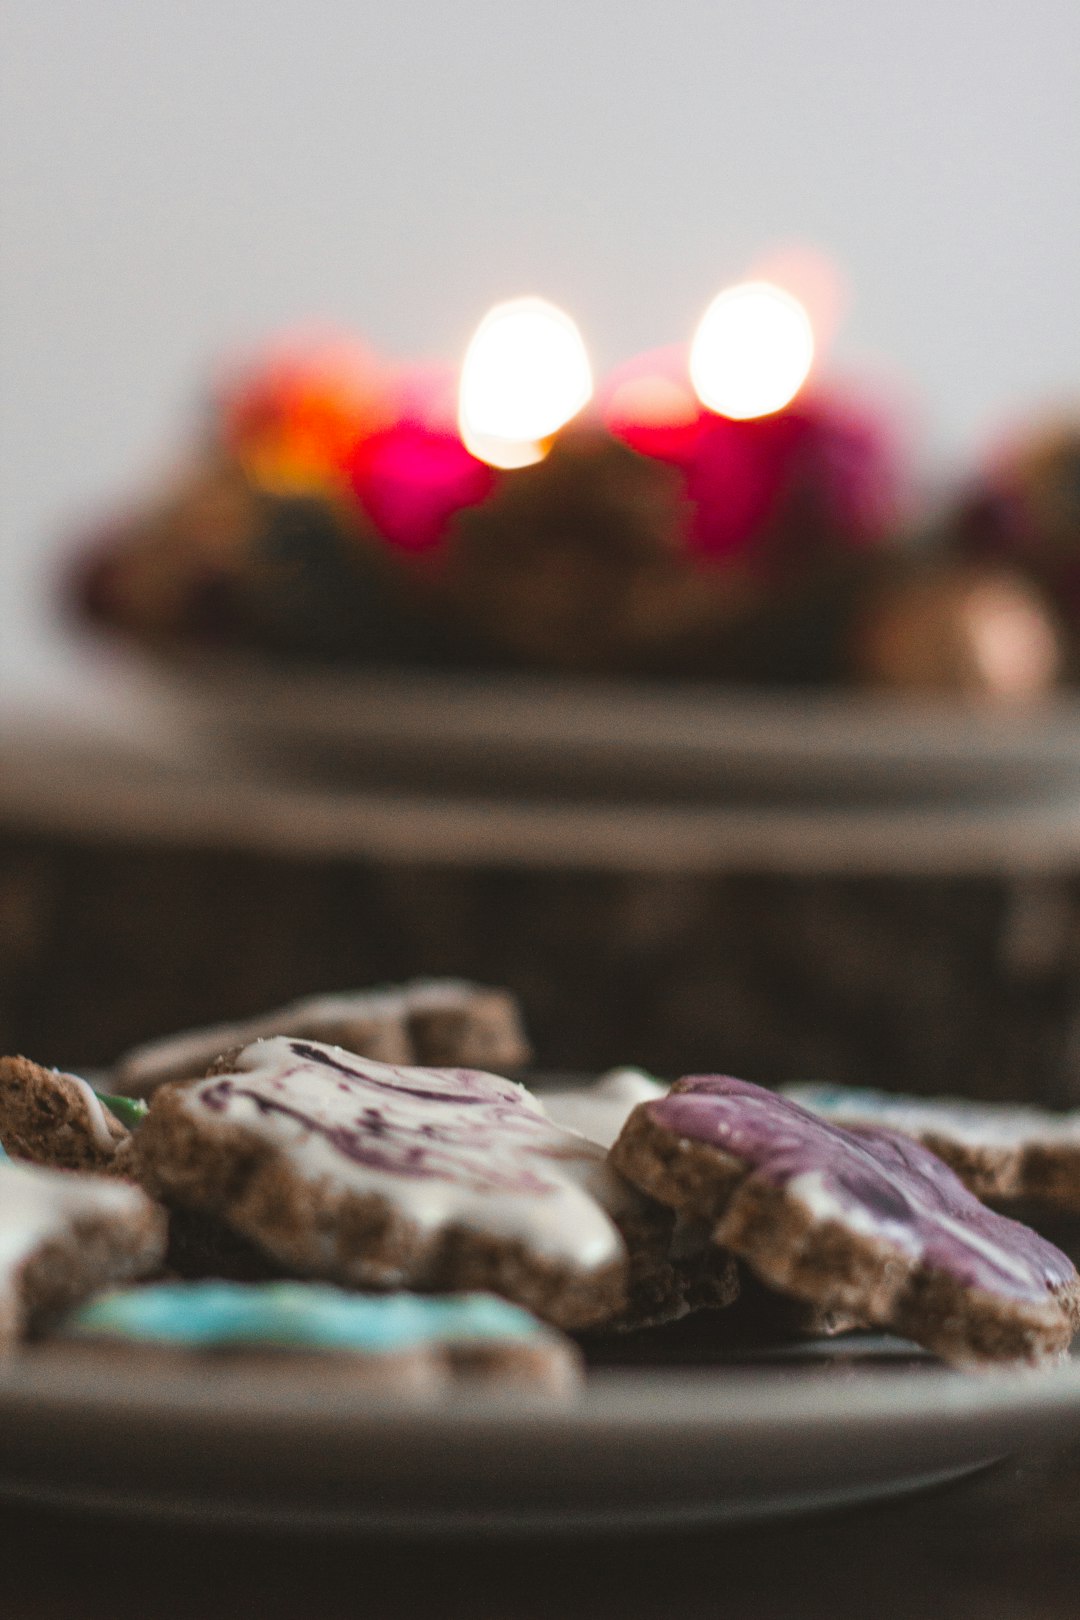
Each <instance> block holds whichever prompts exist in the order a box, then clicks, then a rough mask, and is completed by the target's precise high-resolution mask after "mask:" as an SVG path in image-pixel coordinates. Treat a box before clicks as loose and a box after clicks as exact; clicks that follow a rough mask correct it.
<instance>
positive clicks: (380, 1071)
mask: <svg viewBox="0 0 1080 1620" xmlns="http://www.w3.org/2000/svg"><path fill="white" fill-rule="evenodd" d="M289 1049H290V1051H291V1052H292V1053H293V1055H294V1057H295V1058H296V1060H297V1062H296V1065H295V1067H294V1068H284V1069H282V1070H280V1071H278V1072H277V1073H274V1074H268V1075H262V1076H259V1085H258V1087H256V1086H255V1084H254V1081H255V1078H256V1075H255V1074H254V1073H253V1074H252V1076H251V1081H250V1082H246V1077H245V1075H244V1074H243V1073H239V1074H232V1075H222V1076H221V1077H220V1078H219V1079H217V1080H214V1081H213V1082H212V1083H211V1084H209V1085H205V1086H204V1087H203V1088H202V1089H201V1090H200V1091H199V1092H198V1093H197V1096H198V1101H199V1103H200V1104H201V1106H202V1107H204V1108H206V1109H209V1110H210V1112H211V1113H224V1111H225V1110H226V1109H227V1108H228V1106H229V1104H230V1103H231V1102H232V1101H234V1100H235V1099H237V1098H242V1099H244V1101H246V1102H248V1103H250V1104H251V1105H252V1106H253V1107H254V1108H255V1109H256V1110H257V1111H258V1112H259V1113H260V1114H263V1115H277V1116H278V1117H279V1118H284V1119H291V1120H293V1121H295V1123H296V1124H298V1125H300V1126H302V1127H303V1129H304V1130H305V1131H307V1132H308V1133H310V1135H312V1136H317V1137H319V1138H321V1140H322V1141H324V1142H326V1143H327V1144H328V1146H330V1147H331V1148H333V1150H334V1151H335V1152H336V1153H339V1154H340V1155H341V1156H342V1158H344V1159H347V1160H349V1162H350V1163H352V1164H357V1165H362V1166H363V1167H364V1168H365V1169H368V1170H377V1171H381V1172H383V1173H384V1174H387V1175H399V1176H408V1177H410V1178H416V1177H420V1178H424V1179H431V1178H435V1177H439V1178H443V1179H447V1180H453V1181H457V1182H458V1183H461V1184H467V1185H469V1186H471V1187H472V1188H473V1189H475V1190H477V1191H482V1192H489V1193H521V1192H527V1193H535V1194H543V1193H546V1192H549V1191H551V1190H552V1187H551V1184H550V1183H549V1182H547V1181H545V1180H544V1179H543V1178H542V1176H540V1175H534V1174H532V1173H530V1171H529V1170H527V1169H525V1168H524V1167H523V1166H522V1165H521V1163H520V1160H519V1161H517V1162H515V1163H514V1164H513V1167H512V1168H510V1169H501V1168H500V1167H499V1162H498V1160H499V1154H500V1150H501V1151H503V1152H505V1150H506V1148H507V1147H509V1146H513V1145H514V1139H515V1138H517V1139H518V1140H519V1141H520V1140H521V1139H522V1138H526V1139H528V1138H536V1139H537V1140H535V1142H527V1145H528V1146H531V1147H533V1150H534V1151H535V1152H536V1153H537V1154H538V1155H539V1154H543V1153H544V1152H545V1151H551V1143H550V1141H549V1140H548V1139H549V1138H550V1137H551V1135H552V1134H553V1132H554V1131H555V1127H553V1126H552V1124H551V1121H550V1120H548V1119H547V1118H546V1117H545V1116H544V1115H542V1114H538V1113H536V1112H534V1111H533V1109H532V1108H530V1107H529V1106H528V1104H527V1102H526V1101H525V1100H524V1099H523V1098H522V1096H521V1095H520V1094H519V1093H518V1092H517V1089H516V1087H513V1086H512V1085H511V1083H510V1082H509V1081H506V1080H501V1079H499V1078H498V1077H497V1076H493V1075H486V1074H482V1073H481V1072H479V1071H478V1070H472V1069H440V1070H433V1071H429V1072H430V1073H431V1074H432V1077H433V1078H434V1077H435V1076H436V1075H437V1076H438V1079H439V1080H441V1081H443V1082H444V1085H445V1088H446V1089H444V1090H434V1089H431V1090H429V1089H426V1088H418V1087H416V1086H413V1085H409V1084H407V1083H406V1082H407V1081H408V1080H409V1079H412V1078H413V1077H415V1075H416V1073H417V1071H416V1070H411V1071H410V1070H408V1069H393V1068H389V1067H388V1066H387V1065H384V1064H371V1065H369V1064H367V1063H366V1062H365V1061H364V1059H362V1058H355V1059H353V1060H352V1064H355V1065H356V1066H355V1067H353V1066H352V1064H350V1061H349V1056H348V1054H346V1053H342V1054H341V1056H340V1058H339V1057H337V1056H335V1055H331V1054H330V1053H329V1052H327V1051H325V1050H323V1049H321V1048H319V1047H318V1046H311V1045H308V1044H307V1043H306V1042H303V1041H290V1042H289ZM255 1050H257V1048H256V1049H255ZM313 1064H316V1065H319V1066H321V1067H324V1068H328V1069H332V1070H334V1071H335V1072H336V1073H338V1074H340V1075H343V1076H346V1077H347V1078H345V1079H342V1080H339V1081H335V1082H333V1083H332V1091H333V1095H334V1106H333V1110H332V1112H333V1113H334V1114H335V1115H338V1114H340V1117H334V1118H332V1119H327V1118H319V1117H318V1116H317V1115H316V1114H314V1113H312V1112H311V1111H310V1110H308V1109H306V1108H304V1107H302V1106H298V1102H297V1096H296V1093H295V1091H294V1090H293V1089H291V1088H290V1086H289V1079H290V1076H291V1075H294V1074H298V1073H300V1072H301V1071H303V1070H310V1067H311V1066H312V1065H313ZM390 1074H393V1075H396V1076H397V1078H396V1079H394V1080H390V1079H388V1078H387V1076H388V1075H390ZM342 1093H347V1094H348V1096H347V1097H346V1096H343V1095H342ZM380 1097H385V1098H386V1099H387V1101H386V1105H385V1107H384V1106H381V1105H380ZM393 1098H400V1099H401V1102H402V1103H403V1104H406V1105H408V1104H412V1103H417V1102H419V1103H423V1104H424V1105H425V1106H424V1109H423V1110H422V1111H421V1110H417V1114H418V1117H417V1119H416V1121H415V1123H414V1122H412V1121H410V1120H408V1119H403V1118H402V1117H401V1116H400V1112H399V1113H398V1115H397V1117H388V1115H387V1112H386V1108H387V1107H390V1106H392V1099H393ZM350 1103H351V1105H352V1106H350ZM436 1104H438V1105H441V1106H442V1107H443V1108H445V1109H446V1110H447V1113H446V1115H445V1117H444V1118H443V1119H438V1118H434V1119H433V1118H432V1117H431V1115H432V1112H433V1108H432V1105H436ZM464 1106H468V1107H469V1108H470V1110H472V1109H476V1110H477V1111H476V1113H472V1112H470V1114H469V1115H467V1116H466V1117H465V1118H464V1119H461V1118H459V1117H455V1116H456V1111H457V1110H458V1109H460V1108H462V1107H464ZM540 1138H543V1140H540Z"/></svg>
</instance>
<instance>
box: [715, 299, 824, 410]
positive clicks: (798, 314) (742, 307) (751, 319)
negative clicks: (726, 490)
mask: <svg viewBox="0 0 1080 1620" xmlns="http://www.w3.org/2000/svg"><path fill="white" fill-rule="evenodd" d="M813 358H814V332H813V328H812V327H811V325H810V317H809V316H808V315H807V313H806V310H805V309H804V308H803V306H802V304H800V303H799V301H798V299H797V298H793V297H792V296H791V294H790V293H787V292H784V291H783V290H782V289H781V288H780V287H775V286H773V285H772V284H771V283H770V282H767V281H745V282H741V283H740V284H739V285H738V286H737V287H728V288H727V289H726V290H725V291H724V292H722V293H720V295H719V296H718V297H717V298H714V299H713V302H712V303H711V304H710V305H709V307H708V309H707V310H706V311H705V314H704V316H703V318H702V321H701V325H700V326H699V327H698V329H697V333H696V334H695V337H694V341H693V344H692V346H691V349H690V379H691V381H692V382H693V384H694V388H695V391H696V392H697V395H698V398H699V399H700V400H701V402H702V404H703V405H706V406H707V407H708V408H709V410H712V411H717V412H718V413H719V414H720V415H721V416H730V417H734V418H736V419H737V420H744V419H746V418H748V417H753V416H771V415H772V414H773V412H774V411H779V410H782V409H783V407H784V406H785V405H787V404H788V403H789V401H791V400H793V399H794V398H795V395H796V394H797V393H798V391H799V389H800V388H801V387H802V385H803V383H804V382H805V381H806V378H807V376H808V375H809V372H810V366H811V364H812V362H813Z"/></svg>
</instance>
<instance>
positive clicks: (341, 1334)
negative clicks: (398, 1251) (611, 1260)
mask: <svg viewBox="0 0 1080 1620" xmlns="http://www.w3.org/2000/svg"><path fill="white" fill-rule="evenodd" d="M67 1331H68V1332H69V1333H73V1334H75V1335H77V1336H78V1337H80V1338H99V1337H100V1338H117V1337H120V1338H125V1339H141V1340H144V1341H149V1342H152V1343H159V1344H177V1345H191V1346H200V1345H205V1346H212V1345H230V1344H232V1345H238V1344H273V1345H281V1346H290V1345H291V1346H296V1347H307V1348H313V1349H320V1350H361V1351H364V1350H366V1351H369V1352H375V1353H378V1352H387V1351H395V1350H404V1349H408V1348H410V1347H412V1346H415V1345H423V1344H428V1343H444V1344H453V1343H463V1342H464V1343H468V1342H472V1341H475V1340H485V1341H486V1340H498V1339H513V1340H518V1341H520V1340H523V1339H533V1338H536V1337H538V1336H540V1335H542V1334H543V1333H544V1331H545V1330H544V1329H543V1327H541V1325H540V1323H539V1322H537V1321H536V1320H535V1318H533V1317H532V1316H530V1315H529V1313H528V1312H527V1311H524V1310H521V1309H520V1307H519V1306H517V1305H510V1304H508V1303H507V1302H506V1301H505V1300H502V1299H496V1298H494V1297H493V1296H492V1295H491V1294H456V1295H447V1296H445V1297H435V1296H430V1297H429V1296H427V1295H418V1294H379V1295H367V1294H350V1293H346V1292H345V1290H344V1289H341V1288H332V1287H330V1286H328V1285H325V1284H321V1283H296V1282H281V1283H230V1282H198V1283H157V1284H153V1285H151V1286H150V1287H147V1288H127V1289H120V1290H117V1291H116V1292H115V1293H111V1294H102V1295H101V1296H99V1297H98V1298H97V1299H95V1300H92V1301H91V1302H90V1304H88V1305H84V1306H83V1308H82V1309H81V1310H79V1311H78V1312H76V1314H75V1315H74V1316H73V1317H72V1318H71V1320H70V1321H69V1323H68V1328H67Z"/></svg>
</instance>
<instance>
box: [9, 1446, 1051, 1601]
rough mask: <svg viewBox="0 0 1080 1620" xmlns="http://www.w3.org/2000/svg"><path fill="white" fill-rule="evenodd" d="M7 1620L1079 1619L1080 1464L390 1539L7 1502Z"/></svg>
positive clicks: (1046, 1460)
mask: <svg viewBox="0 0 1080 1620" xmlns="http://www.w3.org/2000/svg"><path fill="white" fill-rule="evenodd" d="M0 1553H2V1558H3V1571H4V1574H3V1586H4V1591H3V1599H2V1613H3V1615H4V1620H76V1617H78V1620H128V1617H131V1620H173V1617H174V1616H175V1617H176V1620H180V1617H192V1620H218V1617H222V1620H224V1617H228V1620H235V1617H243V1620H248V1617H249V1616H250V1617H252V1620H337V1617H338V1616H341V1617H343V1620H344V1617H345V1616H350V1617H351V1616H356V1615H365V1616H367V1615H371V1616H379V1617H383V1616H385V1617H388V1620H389V1617H395V1616H402V1617H405V1616H409V1617H413V1616H415V1617H416V1620H432V1617H435V1616H439V1617H442V1616H445V1617H447V1620H455V1617H459V1616H460V1617H461V1620H534V1617H537V1620H539V1617H551V1620H576V1617H578V1616H581V1617H582V1620H585V1617H588V1620H603V1617H605V1616H608V1615H610V1616H613V1617H619V1620H637V1617H641V1620H646V1617H648V1620H654V1617H655V1620H698V1617H699V1616H700V1617H701V1620H705V1617H709V1620H712V1617H714V1616H732V1617H739V1620H849V1617H850V1620H922V1617H924V1616H925V1617H927V1620H931V1617H933V1620H968V1617H971V1620H1076V1615H1077V1614H1078V1612H1080V1596H1078V1594H1080V1449H1077V1448H1073V1449H1071V1450H1069V1451H1067V1452H1059V1453H1056V1454H1054V1453H1044V1454H1040V1455H1037V1456H1034V1457H1032V1458H1029V1459H1027V1460H1025V1461H1024V1462H1023V1463H1021V1464H1015V1463H1014V1464H1003V1465H1000V1466H998V1467H997V1468H995V1469H993V1470H992V1471H990V1472H989V1473H986V1474H983V1475H982V1476H980V1477H978V1478H976V1479H971V1480H968V1481H966V1482H964V1483H962V1484H960V1485H954V1486H950V1487H948V1488H947V1489H944V1490H939V1491H936V1492H933V1493H929V1494H925V1495H923V1496H920V1497H914V1498H910V1499H908V1500H907V1501H904V1502H901V1503H893V1504H889V1505H884V1506H878V1507H873V1508H867V1509H860V1510H858V1511H853V1512H851V1511H849V1512H846V1513H844V1514H837V1515H832V1516H821V1517H817V1518H806V1519H802V1520H797V1521H786V1522H778V1523H774V1524H770V1525H762V1526H757V1527H753V1528H742V1529H729V1530H727V1531H718V1530H717V1531H710V1530H695V1531H693V1532H687V1533H684V1534H672V1533H670V1532H668V1533H657V1534H655V1535H649V1534H642V1533H641V1532H635V1534H634V1535H633V1536H630V1537H627V1538H626V1540H625V1541H622V1540H618V1539H616V1538H605V1539H597V1538H594V1537H589V1538H588V1539H585V1540H581V1541H569V1540H564V1541H546V1540H538V1541H520V1542H500V1543H492V1544H485V1543H482V1542H478V1541H474V1542H472V1543H471V1544H468V1545H463V1544H454V1543H444V1544H441V1545H440V1544H438V1543H422V1542H418V1543H413V1544H392V1543H380V1542H373V1541H370V1540H348V1539H335V1540H327V1539H319V1538H313V1537H311V1536H303V1537H300V1536H298V1537H296V1538H295V1539H294V1538H293V1537H291V1536H289V1535H287V1534H281V1533H275V1534H252V1533H245V1534H241V1533H237V1532H233V1531H228V1530H211V1529H197V1530H196V1529H192V1528H184V1527H175V1526H168V1527H167V1526H162V1525H138V1524H133V1523H130V1522H129V1523H118V1522H111V1521H105V1520H94V1519H90V1518H79V1517H69V1516H61V1515H58V1514H54V1513H44V1512H40V1511H32V1510H29V1509H26V1508H21V1507H19V1508H16V1507H11V1506H4V1505H0Z"/></svg>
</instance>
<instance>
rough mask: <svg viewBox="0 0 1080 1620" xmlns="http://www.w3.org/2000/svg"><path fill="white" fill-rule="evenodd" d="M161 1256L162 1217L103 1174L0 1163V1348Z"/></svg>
mask: <svg viewBox="0 0 1080 1620" xmlns="http://www.w3.org/2000/svg"><path fill="white" fill-rule="evenodd" d="M164 1252H165V1214H164V1211H163V1210H161V1209H159V1208H158V1207H157V1206H156V1205H154V1204H153V1203H151V1201H150V1199H149V1198H147V1197H146V1195H145V1194H144V1193H142V1192H140V1190H139V1189H138V1188H137V1187H131V1186H128V1185H126V1184H125V1183H124V1182H121V1181H115V1180H111V1179H109V1178H107V1177H105V1176H92V1175H84V1174H81V1173H78V1172H73V1171H70V1170H47V1169H43V1168H41V1167H40V1166H38V1165H31V1164H19V1163H17V1162H16V1161H15V1160H13V1159H5V1160H4V1161H3V1163H0V1345H4V1344H7V1343H10V1341H11V1340H13V1339H15V1338H17V1337H18V1336H19V1335H20V1334H21V1333H23V1332H25V1331H27V1330H28V1329H31V1328H36V1327H38V1326H40V1325H42V1324H43V1323H44V1322H47V1321H48V1319H49V1318H51V1317H52V1316H54V1315H55V1314H56V1313H57V1312H59V1311H63V1310H66V1309H67V1308H68V1307H69V1306H71V1305H74V1304H77V1303H78V1302H79V1301H80V1300H82V1299H85V1298H86V1296H87V1295H89V1294H91V1293H93V1292H94V1291H95V1290H96V1289H99V1288H106V1287H109V1286H110V1285H111V1284H113V1283H118V1282H126V1281H127V1280H128V1279H130V1278H133V1277H141V1276H145V1275H147V1274H148V1273H149V1272H152V1271H153V1270H154V1269H155V1268H156V1267H157V1266H159V1265H160V1263H161V1259H162V1256H163V1255H164Z"/></svg>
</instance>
